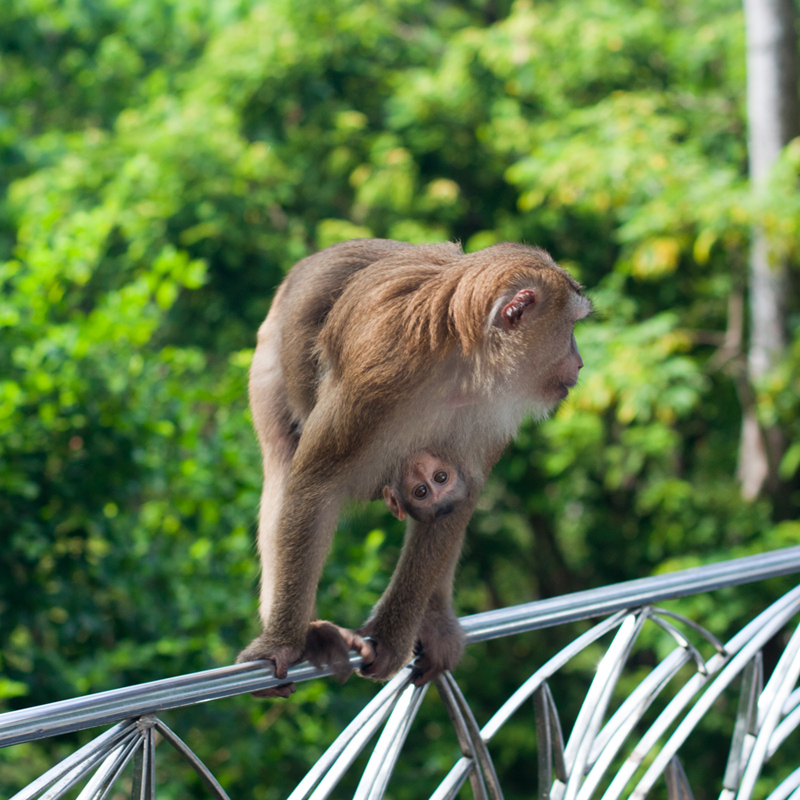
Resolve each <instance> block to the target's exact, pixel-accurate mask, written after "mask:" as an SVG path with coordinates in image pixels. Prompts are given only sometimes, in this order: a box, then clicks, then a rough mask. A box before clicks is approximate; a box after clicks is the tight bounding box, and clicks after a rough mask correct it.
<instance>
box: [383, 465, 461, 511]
mask: <svg viewBox="0 0 800 800" xmlns="http://www.w3.org/2000/svg"><path fill="white" fill-rule="evenodd" d="M468 497H469V490H468V488H467V485H466V481H465V480H464V479H463V477H462V476H461V475H460V474H459V472H458V470H457V469H456V468H455V467H453V466H452V465H450V464H448V463H447V462H445V461H443V460H442V459H440V458H437V457H436V456H434V455H432V454H431V453H421V454H420V455H418V456H416V457H414V458H411V459H409V460H408V461H407V462H406V464H405V466H404V467H403V472H402V474H401V475H400V478H399V480H398V481H395V483H394V484H393V485H391V486H385V487H384V489H383V498H384V500H385V501H386V505H387V506H388V507H389V510H390V511H391V512H392V514H394V515H395V516H396V517H397V518H398V519H400V520H402V519H405V517H406V514H408V515H410V516H411V517H413V518H414V519H415V520H417V522H433V521H434V520H435V519H439V518H440V517H444V516H446V515H447V514H450V513H452V512H453V511H454V510H455V508H456V506H457V505H458V504H459V503H461V502H463V501H464V500H466V499H467V498H468Z"/></svg>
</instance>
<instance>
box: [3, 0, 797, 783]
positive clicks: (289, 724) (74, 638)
mask: <svg viewBox="0 0 800 800" xmlns="http://www.w3.org/2000/svg"><path fill="white" fill-rule="evenodd" d="M743 46H744V45H743V21H742V14H741V10H740V7H739V4H737V3H735V2H733V0H714V2H710V3H702V4H697V3H693V2H689V1H688V0H677V2H674V3H671V4H668V5H665V4H663V3H660V2H644V3H642V2H633V0H570V2H566V3H556V2H539V3H535V4H534V3H531V2H529V0H516V2H513V3H509V2H499V3H498V2H492V3H490V2H487V1H486V0H471V1H470V2H469V3H453V2H448V1H447V0H442V1H441V2H436V3H430V2H423V1H422V0H381V1H380V2H375V3H364V2H358V1H357V0H332V2H326V3H322V2H319V0H301V1H300V2H298V0H223V2H215V3H202V2H197V0H170V2H166V0H96V1H95V2H93V3H91V4H85V3H59V2H55V0H8V1H7V2H5V3H4V4H3V6H2V9H0V165H2V168H3V169H2V177H1V178H0V181H2V187H3V193H2V199H0V343H1V345H2V346H0V529H2V531H3V541H4V548H3V549H2V551H0V639H1V640H2V642H3V647H2V649H1V650H0V671H1V672H2V679H1V680H0V700H2V707H4V708H8V709H10V708H19V707H23V706H27V705H32V704H36V703H41V702H47V701H51V700H56V699H60V698H64V697H68V696H72V695H76V694H81V693H85V692H89V691H97V690H101V689H106V688H110V687H114V686H122V685H125V684H128V683H132V682H138V681H143V680H148V679H154V678H158V677H164V676H167V675H175V674H180V673H184V672H189V671H193V670H198V669H203V668H207V667H211V666H215V665H221V664H227V663H230V662H231V660H232V659H233V657H234V656H235V654H236V652H237V650H238V649H239V648H240V647H241V646H242V644H244V643H246V642H247V641H248V640H249V637H250V636H251V635H253V634H254V632H255V626H256V618H255V593H254V587H255V583H256V580H257V569H256V558H255V552H254V546H253V536H254V528H255V518H256V509H257V505H258V494H259V483H260V459H259V455H258V452H257V447H256V444H255V441H254V437H253V435H252V432H251V429H250V423H249V418H248V412H247V408H246V380H247V367H248V365H249V360H250V356H251V352H252V351H251V349H250V348H252V346H253V342H254V334H255V331H256V329H257V327H258V325H259V323H260V321H261V320H262V319H263V317H264V315H265V313H266V310H267V308H268V306H269V300H270V296H271V293H272V291H273V289H274V287H275V286H276V285H277V283H278V282H279V281H280V278H281V276H282V275H283V274H284V273H285V271H286V270H287V269H288V268H289V267H290V266H291V264H293V263H294V262H296V261H297V260H298V259H300V258H302V257H303V256H305V255H306V254H308V253H309V252H312V251H314V250H315V249H317V248H320V247H325V246H327V245H329V244H332V243H334V242H337V241H342V240H345V239H348V238H353V237H363V236H382V237H392V238H399V239H403V240H407V241H413V242H422V241H434V240H448V239H460V240H461V241H462V242H464V245H465V247H466V248H467V249H470V250H474V249H477V248H480V247H485V246H487V245H489V244H492V243H493V242H496V241H502V240H506V239H507V240H516V241H529V242H532V243H535V244H539V245H542V246H544V247H546V248H548V249H549V250H550V251H551V252H552V253H553V255H554V256H555V257H556V258H557V259H558V260H559V261H560V262H561V263H563V264H564V265H565V266H567V267H568V268H570V269H571V270H572V272H573V273H574V274H575V275H576V276H577V277H578V278H579V279H580V280H581V281H583V282H584V283H585V284H586V286H587V287H588V291H589V293H590V295H591V296H592V297H593V299H594V302H595V305H596V307H597V309H598V313H597V315H596V317H595V318H594V319H592V320H590V321H588V322H587V323H585V324H583V325H582V326H581V327H580V328H579V330H578V332H577V338H578V341H579V344H580V347H581V351H582V353H583V357H584V360H585V362H586V368H585V370H584V374H583V377H582V380H581V385H580V386H579V387H578V388H577V389H576V390H575V391H574V393H573V396H572V397H571V399H570V400H569V401H567V402H566V403H565V404H564V406H563V407H562V408H561V410H560V411H559V412H558V413H557V414H556V415H555V416H554V418H553V419H551V420H550V421H548V422H547V423H545V424H544V425H541V426H538V427H537V426H533V425H529V426H526V427H525V428H524V430H523V431H522V432H521V434H520V437H519V438H518V440H517V442H516V443H515V444H514V445H513V446H511V447H510V448H509V450H508V452H507V454H506V455H505V457H504V458H503V460H502V461H501V462H500V464H499V465H498V467H497V468H496V469H495V472H494V474H493V477H492V479H491V481H490V483H489V486H488V487H487V489H486V492H485V495H484V497H483V499H482V501H481V508H480V509H479V511H478V513H477V514H476V517H475V519H474V521H473V523H472V525H471V530H470V534H469V537H468V544H467V554H466V556H465V558H464V561H463V565H462V568H461V570H460V577H459V583H458V590H457V603H458V606H459V610H460V611H461V612H463V613H469V612H474V611H478V610H483V609H486V608H493V607H497V606H500V605H510V604H515V603H519V602H523V601H526V600H530V599H533V598H536V597H544V596H551V595H554V594H559V593H563V592H567V591H571V590H577V589H581V588H586V587H588V586H593V585H602V584H605V583H609V582H613V581H617V580H625V579H630V578H635V577H640V576H642V575H646V574H649V573H651V572H653V571H656V570H658V569H665V568H669V569H677V568H679V567H681V566H688V565H692V564H695V563H700V562H702V561H707V560H718V559H720V558H724V557H727V556H731V555H743V554H746V553H749V552H756V551H758V550H765V549H769V548H772V547H780V546H785V545H788V544H792V543H794V542H795V541H796V539H797V535H798V522H797V521H796V520H795V519H793V518H792V517H795V516H796V505H797V503H796V496H794V497H791V498H790V503H789V505H788V508H789V509H790V513H788V514H787V511H786V509H787V505H786V503H784V504H783V506H782V511H781V514H780V515H781V516H783V517H787V516H788V517H790V519H784V520H783V521H782V522H780V523H778V524H776V519H777V517H778V516H779V515H778V514H777V512H776V510H775V509H773V507H772V505H771V504H770V502H768V501H762V502H760V503H758V504H755V505H748V504H745V503H744V502H743V501H742V500H741V499H740V497H739V492H738V487H737V484H736V480H735V466H736V457H737V452H736V443H737V440H738V430H739V424H740V417H741V409H740V403H739V399H738V397H737V392H736V383H735V377H736V375H737V370H738V368H739V366H740V365H739V359H738V358H733V359H730V358H729V357H730V355H731V353H729V352H728V351H727V350H724V349H723V350H720V349H719V348H721V346H722V345H723V344H724V343H725V341H726V338H725V333H726V326H727V324H728V310H729V297H730V296H731V295H732V294H734V296H737V293H739V292H740V291H741V288H742V286H743V285H744V282H745V276H744V268H743V265H744V263H745V254H746V248H747V243H748V235H749V230H750V227H751V225H752V224H753V222H754V221H758V222H760V224H762V225H763V226H764V227H765V228H766V229H767V230H768V231H769V232H770V234H771V235H772V238H773V242H774V247H775V248H776V252H777V253H778V254H780V255H782V256H785V257H787V258H789V259H791V260H792V261H793V263H794V264H796V263H797V260H798V247H797V243H798V241H800V237H799V236H798V231H800V205H798V202H799V201H798V193H797V186H798V177H800V147H798V142H794V143H793V144H791V145H790V146H789V147H788V148H787V149H786V151H785V153H784V155H783V157H782V159H781V161H780V163H779V164H778V165H777V166H776V168H775V171H774V173H773V178H772V180H771V181H770V182H769V183H768V185H767V186H766V187H765V189H764V191H763V192H761V193H760V194H759V195H758V196H751V194H750V192H749V189H748V186H747V184H746V181H745V163H746V147H745V134H744V131H745V124H744V118H743V108H742V101H743V95H744V66H743V64H744V56H743ZM792 302H793V303H794V305H793V307H792V313H793V314H794V316H793V317H792V318H791V322H792V324H793V326H794V328H793V331H792V335H793V346H792V350H791V353H790V356H789V358H788V360H787V362H786V363H785V364H784V365H783V366H782V367H781V368H780V369H779V370H778V371H777V372H776V373H775V374H774V375H772V376H770V377H769V378H768V379H766V380H765V381H764V383H763V385H761V386H759V387H757V392H758V403H759V414H760V415H761V418H762V419H763V420H764V422H765V423H769V424H774V423H775V422H778V423H779V424H780V426H781V428H782V429H783V431H784V432H785V436H786V437H787V441H788V445H789V446H788V449H787V452H786V456H785V458H784V461H783V464H782V467H781V469H782V474H783V477H784V479H785V480H786V481H787V482H789V483H790V485H791V482H792V481H795V485H794V488H793V490H794V491H796V490H797V487H796V481H797V474H798V469H800V424H798V419H800V413H798V412H799V411H800V409H799V408H798V399H797V398H798V397H800V383H799V382H798V377H797V376H798V375H800V340H798V336H797V326H798V320H800V317H798V315H797V312H798V308H797V305H796V301H795V300H792ZM723 356H724V357H723ZM726 358H727V359H728V360H727V361H726ZM792 503H793V504H794V505H792ZM791 509H795V511H794V512H792V511H791ZM401 541H402V526H400V525H398V524H396V523H394V522H392V521H389V519H388V517H387V515H386V514H385V513H383V511H382V507H381V506H380V504H373V505H372V506H369V507H368V508H366V509H362V510H354V511H352V512H349V513H347V514H346V515H345V516H344V518H343V520H342V523H341V525H340V534H339V536H338V537H337V539H336V542H335V545H334V551H333V553H332V556H331V560H330V563H329V565H328V568H327V570H326V574H325V577H324V579H323V583H322V586H321V589H320V598H319V606H320V612H321V613H322V614H324V615H326V616H329V617H331V618H334V619H335V620H337V621H339V622H342V623H343V624H350V625H357V624H358V623H359V622H360V621H361V620H362V619H363V618H364V616H365V614H366V613H367V611H368V609H369V608H370V606H371V604H372V603H373V602H374V601H375V599H376V598H377V597H378V596H379V595H380V592H381V590H382V588H383V586H385V583H386V580H387V577H388V575H389V574H390V572H391V569H392V567H393V564H394V562H395V560H396V556H397V553H398V551H399V547H400V543H401ZM778 588H779V587H777V586H775V587H755V588H752V589H750V590H747V591H746V592H743V591H739V592H738V593H736V596H735V597H733V596H732V597H730V598H728V599H729V600H730V602H725V603H722V604H719V605H711V604H709V602H708V600H707V598H706V599H703V598H698V599H696V600H694V601H692V604H691V607H692V608H693V609H694V610H695V612H696V613H697V616H698V619H700V621H706V622H707V623H708V624H709V625H710V626H711V627H712V628H713V629H714V630H715V631H716V632H717V633H719V634H720V635H721V636H724V635H725V631H726V630H728V629H729V628H730V627H731V626H733V625H735V624H737V623H740V622H741V621H742V620H743V619H745V618H748V617H749V616H751V615H752V614H753V613H754V610H755V609H756V608H758V607H759V606H761V605H763V603H764V602H765V599H766V598H767V597H769V596H772V594H774V592H776V591H777V590H778ZM569 633H571V632H558V631H552V632H541V633H540V634H537V635H536V636H529V637H519V638H518V639H516V640H513V641H507V642H498V643H494V644H492V645H482V646H479V647H476V648H473V649H471V650H470V651H469V652H468V653H467V655H466V657H465V659H464V661H463V663H462V665H461V666H460V668H459V675H458V677H459V679H460V680H463V681H464V683H465V685H466V690H467V692H468V694H469V696H470V697H471V698H475V699H476V702H477V707H478V713H479V716H481V719H480V720H479V721H483V720H484V719H485V718H486V717H487V716H488V714H489V713H490V712H491V711H492V710H493V709H494V708H495V707H496V705H497V703H498V702H499V700H500V699H501V698H502V697H503V696H505V695H507V694H508V693H509V692H510V691H512V690H513V689H514V688H516V686H517V685H518V684H519V682H520V681H521V680H522V679H523V678H524V677H525V676H526V674H527V673H526V670H527V671H528V672H529V671H530V669H531V668H532V666H533V665H535V664H538V663H540V662H541V661H543V660H544V658H545V656H546V655H547V654H549V653H551V652H553V651H554V649H555V648H557V647H558V646H559V643H561V642H563V637H564V636H566V635H569ZM658 646H659V645H658V644H657V643H655V642H654V644H653V647H654V648H657V647H658ZM590 655H591V654H590ZM583 685H585V675H583V676H573V675H568V676H566V677H565V678H564V683H563V686H562V692H563V694H562V697H564V698H566V699H564V701H563V702H564V707H565V709H567V713H569V712H570V710H572V709H573V708H574V702H575V698H576V697H577V692H578V690H579V688H580V687H581V686H583ZM370 691H371V689H370V687H369V686H367V685H365V684H364V683H363V682H359V681H356V680H353V681H351V682H350V684H348V685H347V686H346V687H344V688H340V687H336V686H334V685H327V684H319V685H317V684H314V685H311V684H306V685H303V686H302V687H300V689H299V691H298V693H297V695H295V697H294V699H293V700H292V701H291V702H289V703H283V704H280V703H264V702H261V701H259V702H255V701H253V700H251V699H250V698H239V699H237V700H236V701H231V702H221V703H215V704H214V706H213V709H212V708H210V707H209V706H202V707H198V708H195V709H192V710H189V711H185V712H181V713H180V715H179V714H178V713H177V712H176V713H175V721H174V723H171V724H174V725H175V726H176V727H177V728H178V729H179V730H180V731H181V734H182V735H184V738H186V739H187V740H188V741H189V742H190V744H191V745H192V746H193V747H195V748H196V749H197V750H198V752H200V753H201V755H202V756H203V757H204V759H205V760H206V761H207V763H208V764H209V765H210V766H211V767H212V769H213V770H214V771H215V772H216V773H217V774H218V776H219V777H220V779H221V780H222V781H223V783H224V784H226V786H227V787H228V790H229V792H230V793H231V795H232V796H233V795H235V794H236V793H237V792H238V793H239V794H244V795H246V796H252V797H254V798H273V797H280V796H284V795H285V794H286V793H287V791H288V787H290V786H291V785H292V784H293V783H294V782H296V781H297V780H298V779H299V777H300V776H301V775H302V774H303V772H304V770H305V769H306V768H307V767H308V765H309V764H310V763H311V761H313V760H314V759H315V758H316V757H317V755H319V753H320V752H321V751H322V749H323V748H324V746H325V745H326V743H327V742H329V741H331V740H332V738H333V736H334V735H335V733H336V731H337V730H339V729H341V727H342V726H343V724H345V722H346V721H347V720H348V718H349V717H350V716H352V714H353V713H354V710H355V709H356V708H357V707H358V706H359V705H360V704H362V703H363V702H364V699H365V696H366V695H367V694H369V693H370ZM431 705H432V708H430V709H427V710H426V711H425V714H427V716H426V717H425V718H424V719H423V720H422V721H421V723H420V728H419V730H420V734H419V738H418V740H417V747H416V749H415V750H414V752H412V753H411V755H410V757H409V764H410V765H411V766H409V768H408V769H409V772H408V773H407V779H406V780H405V781H404V780H402V778H401V779H400V780H399V781H398V784H397V786H396V789H395V795H394V796H396V797H398V798H401V797H417V796H419V794H418V793H417V792H416V788H415V787H418V786H419V785H422V783H425V782H427V781H431V780H433V778H434V777H435V776H436V775H437V774H439V771H440V769H441V764H442V759H443V758H444V757H445V756H449V755H450V754H451V753H452V752H456V750H455V744H454V742H452V741H451V740H450V738H448V736H449V734H448V733H444V734H443V731H447V730H448V723H447V721H446V719H445V718H444V717H443V716H442V714H441V708H439V707H437V706H436V704H435V703H433V704H431ZM77 738H80V737H77ZM530 741H531V737H530V719H521V720H520V721H519V722H514V723H512V724H511V725H510V726H509V727H508V728H507V729H506V730H505V731H504V732H503V735H502V736H501V737H500V738H499V739H498V742H497V763H498V764H499V765H500V766H501V769H502V771H503V777H504V783H506V784H507V785H508V786H509V787H510V791H509V792H508V793H507V796H509V797H516V796H529V794H530V791H529V788H530V787H529V785H528V784H527V777H526V776H527V775H528V774H529V773H528V771H527V765H526V759H529V758H530V753H531V744H530ZM73 743H74V738H73V739H70V741H68V742H66V743H65V742H63V741H62V742H58V743H50V744H34V745H26V746H24V747H23V748H14V749H12V750H9V751H4V752H2V753H0V786H2V788H3V789H5V790H7V793H8V794H11V793H13V791H14V790H15V789H16V788H19V786H20V785H21V784H22V783H23V782H24V781H25V780H26V779H30V778H31V777H33V776H34V774H36V773H37V771H41V769H42V768H43V765H46V764H48V763H49V762H50V760H51V759H54V758H56V757H57V756H58V755H59V754H62V755H63V754H64V753H65V752H68V751H69V749H70V747H71V746H72V744H73ZM278 764H280V769H276V765H278ZM172 766H173V767H174V768H175V769H181V767H179V766H178V765H177V764H173V765H172ZM698 775H699V777H696V776H695V775H694V774H693V775H691V776H690V778H691V779H692V785H693V787H694V788H695V790H697V789H698V788H699V787H702V785H703V780H704V779H703V777H702V774H700V773H698ZM180 776H181V779H185V781H186V782H187V784H188V785H189V786H190V787H192V788H191V790H189V791H190V792H191V796H194V795H195V793H196V794H197V796H201V795H202V788H201V787H200V786H199V784H198V782H197V780H196V779H195V778H192V777H191V776H190V775H189V774H188V773H180ZM420 782H422V783H420ZM178 785H180V784H179V783H177V782H176V784H175V785H174V786H172V785H170V786H164V787H163V788H162V787H159V793H160V794H162V793H163V794H164V796H165V797H173V796H174V797H177V796H179V795H180V790H178V789H177V788H176V787H177V786H178ZM425 785H427V783H425ZM180 796H183V795H180Z"/></svg>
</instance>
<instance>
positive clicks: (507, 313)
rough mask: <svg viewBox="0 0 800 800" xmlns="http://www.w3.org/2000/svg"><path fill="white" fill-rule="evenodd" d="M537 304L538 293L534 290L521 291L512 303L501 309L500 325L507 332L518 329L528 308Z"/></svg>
mask: <svg viewBox="0 0 800 800" xmlns="http://www.w3.org/2000/svg"><path fill="white" fill-rule="evenodd" d="M535 304H536V292H534V291H533V289H520V290H519V291H518V292H517V293H516V294H515V295H514V297H513V298H511V301H510V302H508V303H506V304H505V305H504V306H503V307H502V309H500V314H499V320H498V321H499V323H500V324H501V325H502V326H503V327H504V328H506V329H507V330H512V329H513V328H516V327H517V325H518V324H519V321H520V320H521V319H522V315H523V314H524V313H525V309H526V308H530V307H531V306H533V305H535Z"/></svg>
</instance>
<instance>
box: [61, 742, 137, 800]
mask: <svg viewBox="0 0 800 800" xmlns="http://www.w3.org/2000/svg"><path fill="white" fill-rule="evenodd" d="M126 741H127V744H126V745H124V746H120V747H119V748H117V749H116V750H113V751H112V752H111V753H109V754H108V755H107V756H106V758H105V761H103V763H102V764H101V765H100V767H99V768H98V769H97V771H96V772H95V773H94V775H92V777H91V780H90V781H89V782H88V783H87V784H86V786H84V787H83V790H82V791H81V793H80V794H79V795H78V797H77V798H76V800H104V798H106V797H107V796H108V793H109V792H110V791H111V790H112V789H113V788H114V784H115V783H116V782H117V781H118V780H119V776H120V775H122V770H124V769H125V767H127V766H128V762H129V761H130V760H131V758H133V754H134V753H135V752H136V749H137V748H139V747H141V746H142V745H143V744H144V740H143V739H142V737H141V736H138V735H133V736H131V737H130V739H128V740H126Z"/></svg>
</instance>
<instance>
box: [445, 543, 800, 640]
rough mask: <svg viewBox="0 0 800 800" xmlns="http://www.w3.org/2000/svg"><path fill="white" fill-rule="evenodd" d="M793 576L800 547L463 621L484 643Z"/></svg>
mask: <svg viewBox="0 0 800 800" xmlns="http://www.w3.org/2000/svg"><path fill="white" fill-rule="evenodd" d="M795 572H800V546H798V547H787V548H784V549H783V550H773V551H772V552H770V553H761V554H759V555H755V556H747V557H745V558H737V559H733V560H731V561H722V562H720V563H718V564H709V565H707V566H703V567H693V568H692V569H685V570H681V571H680V572H672V573H668V574H666V575H655V576H652V577H650V578H639V579H637V580H634V581H626V582H625V583H617V584H614V585H612V586H604V587H601V588H598V589H590V590H588V591H585V592H574V593H573V594H567V595H563V596H562V597H554V598H552V599H550V600H536V601H534V602H532V603H523V604H522V605H518V606H512V607H511V608H505V609H498V610H497V611H485V612H483V613H481V614H473V615H471V616H468V617H462V618H461V620H460V622H461V627H462V628H463V629H464V630H465V632H466V634H467V641H468V642H470V643H472V642H482V641H485V640H487V639H497V638H499V637H501V636H508V635H510V634H512V633H523V632H525V631H531V630H536V629H538V628H549V627H552V626H554V625H562V624H564V623H566V622H575V621H577V620H580V619H590V618H592V617H599V616H603V615H605V614H610V613H612V612H614V611H620V610H621V609H625V608H638V607H639V606H645V605H651V604H653V603H657V602H660V601H661V600H667V599H669V598H674V597H686V596H687V595H693V594H700V593H701V592H710V591H713V590H714V589H720V588H722V587H723V586H740V585H742V584H745V583H753V582H754V581H760V580H765V579H766V578H772V577H776V576H778V575H790V574H792V573H795Z"/></svg>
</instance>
